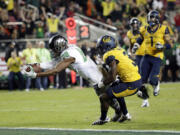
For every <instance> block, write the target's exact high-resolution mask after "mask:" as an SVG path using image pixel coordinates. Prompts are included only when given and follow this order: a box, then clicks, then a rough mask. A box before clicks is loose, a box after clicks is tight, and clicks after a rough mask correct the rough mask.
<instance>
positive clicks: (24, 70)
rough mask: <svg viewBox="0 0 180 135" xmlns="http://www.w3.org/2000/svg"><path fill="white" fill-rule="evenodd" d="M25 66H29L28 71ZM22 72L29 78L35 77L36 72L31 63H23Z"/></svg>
mask: <svg viewBox="0 0 180 135" xmlns="http://www.w3.org/2000/svg"><path fill="white" fill-rule="evenodd" d="M27 68H30V71H27ZM22 73H23V74H24V75H25V76H27V77H30V78H36V76H37V73H35V72H34V70H33V67H32V66H31V65H25V66H24V67H23V70H22Z"/></svg>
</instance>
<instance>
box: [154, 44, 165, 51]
mask: <svg viewBox="0 0 180 135" xmlns="http://www.w3.org/2000/svg"><path fill="white" fill-rule="evenodd" d="M155 47H156V49H157V50H162V49H163V48H164V45H162V44H161V43H159V42H158V43H157V44H156V45H155Z"/></svg>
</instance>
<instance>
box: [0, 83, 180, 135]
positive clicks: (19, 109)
mask: <svg viewBox="0 0 180 135" xmlns="http://www.w3.org/2000/svg"><path fill="white" fill-rule="evenodd" d="M150 95H151V97H150V100H149V101H150V107H149V108H141V107H140V105H141V102H142V101H141V100H140V99H139V98H137V96H136V95H134V96H131V97H127V98H126V102H127V107H128V111H129V113H130V114H131V115H132V120H131V121H127V122H125V123H113V122H109V123H107V124H105V125H102V126H92V125H91V124H92V122H93V121H95V120H97V119H98V118H99V115H100V109H99V101H98V98H97V96H96V95H95V92H94V90H93V89H92V88H71V89H65V90H57V89H50V90H47V91H43V92H40V91H38V90H32V91H30V92H25V91H14V92H8V91H3V90H1V91H0V116H1V117H0V127H1V128H0V135H11V134H12V135H25V134H27V135H37V134H38V135H41V134H42V135H52V134H54V135H56V134H58V135H59V134H60V135H61V134H62V135H65V134H67V135H71V134H73V135H76V134H77V135H79V134H83V135H91V134H93V135H94V134H95V135H96V134H97V135H99V134H103V135H116V134H120V133H121V134H125V135H131V134H133V135H134V134H135V135H136V134H138V135H143V134H146V135H150V134H155V135H157V134H180V132H179V131H180V107H179V106H180V105H179V104H180V83H167V84H161V92H160V95H159V96H157V97H154V96H153V95H152V90H151V91H150ZM108 115H109V117H112V116H113V110H112V109H110V110H109V113H108ZM15 127H16V128H22V127H25V128H24V129H12V128H15ZM35 127H36V128H37V129H26V128H35ZM7 128H9V129H7ZM39 128H43V129H41V130H40V129H39ZM45 128H48V129H49V128H50V129H52V128H56V129H57V130H48V129H45ZM59 128H61V129H73V130H58V129H59ZM74 129H91V130H100V131H91V130H90V131H84V130H83V131H79V130H78V131H77V130H76V131H74ZM107 129H108V130H109V131H106V130H107ZM104 130H105V131H104ZM111 130H112V131H111ZM124 130H126V131H124ZM142 130H148V132H144V131H143V132H142ZM157 130H158V131H159V130H160V131H168V132H158V131H157ZM171 131H172V132H171ZM174 131H176V132H174Z"/></svg>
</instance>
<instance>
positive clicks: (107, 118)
mask: <svg viewBox="0 0 180 135" xmlns="http://www.w3.org/2000/svg"><path fill="white" fill-rule="evenodd" d="M109 121H110V118H109V117H106V119H105V120H101V119H99V120H96V121H95V122H93V123H92V125H104V124H105V123H108V122H109Z"/></svg>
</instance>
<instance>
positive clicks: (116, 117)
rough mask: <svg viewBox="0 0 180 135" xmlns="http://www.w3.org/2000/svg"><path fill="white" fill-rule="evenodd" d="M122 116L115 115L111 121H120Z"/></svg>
mask: <svg viewBox="0 0 180 135" xmlns="http://www.w3.org/2000/svg"><path fill="white" fill-rule="evenodd" d="M121 116H122V113H120V114H117V113H115V114H114V116H113V117H112V118H111V121H112V122H116V121H118V119H120V117H121Z"/></svg>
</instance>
